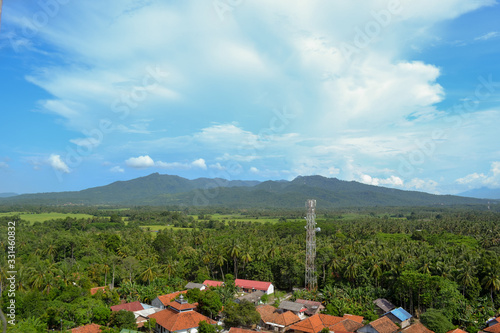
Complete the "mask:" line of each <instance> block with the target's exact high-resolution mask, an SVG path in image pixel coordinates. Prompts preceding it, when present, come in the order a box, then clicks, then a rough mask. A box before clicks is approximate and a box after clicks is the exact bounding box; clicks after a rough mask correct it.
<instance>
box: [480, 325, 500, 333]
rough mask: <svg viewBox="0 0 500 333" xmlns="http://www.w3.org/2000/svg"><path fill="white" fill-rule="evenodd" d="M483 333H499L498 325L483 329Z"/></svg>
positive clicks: (499, 327)
mask: <svg viewBox="0 0 500 333" xmlns="http://www.w3.org/2000/svg"><path fill="white" fill-rule="evenodd" d="M483 331H485V332H491V333H500V323H499V324H495V325H493V326H490V327H486V328H485V329H483Z"/></svg>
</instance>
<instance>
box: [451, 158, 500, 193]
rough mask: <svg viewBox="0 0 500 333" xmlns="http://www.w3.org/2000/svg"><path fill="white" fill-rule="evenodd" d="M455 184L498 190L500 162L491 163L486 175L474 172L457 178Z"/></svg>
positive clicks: (499, 184)
mask: <svg viewBox="0 0 500 333" xmlns="http://www.w3.org/2000/svg"><path fill="white" fill-rule="evenodd" d="M456 182H457V183H458V184H461V185H467V186H468V187H469V188H475V187H480V186H487V187H490V188H498V187H500V162H498V161H495V162H492V163H491V167H490V170H489V172H488V173H487V174H484V173H477V172H474V173H471V174H469V175H467V176H465V177H462V178H458V179H457V180H456Z"/></svg>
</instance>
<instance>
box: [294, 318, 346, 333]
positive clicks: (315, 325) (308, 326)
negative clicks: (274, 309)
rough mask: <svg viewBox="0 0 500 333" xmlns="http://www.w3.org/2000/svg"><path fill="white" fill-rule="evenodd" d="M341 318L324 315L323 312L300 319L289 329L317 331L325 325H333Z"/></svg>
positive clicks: (315, 332) (313, 332) (312, 332)
mask: <svg viewBox="0 0 500 333" xmlns="http://www.w3.org/2000/svg"><path fill="white" fill-rule="evenodd" d="M342 320H343V318H340V317H335V316H330V315H325V314H315V315H314V316H312V317H309V318H307V319H304V320H302V321H301V322H298V323H296V324H293V325H292V326H290V328H291V329H293V330H296V331H301V332H307V333H318V332H319V331H321V330H322V329H323V328H325V327H330V326H333V325H335V324H337V323H339V322H341V321H342Z"/></svg>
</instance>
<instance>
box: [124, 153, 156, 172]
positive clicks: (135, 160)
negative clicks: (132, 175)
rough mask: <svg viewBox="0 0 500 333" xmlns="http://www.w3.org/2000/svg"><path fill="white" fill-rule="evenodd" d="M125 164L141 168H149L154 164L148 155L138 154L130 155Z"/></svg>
mask: <svg viewBox="0 0 500 333" xmlns="http://www.w3.org/2000/svg"><path fill="white" fill-rule="evenodd" d="M125 164H126V165H127V166H129V167H131V168H135V169H142V168H150V167H153V166H154V165H155V162H154V161H153V159H152V158H151V157H149V155H144V156H139V157H131V158H129V159H128V160H126V161H125Z"/></svg>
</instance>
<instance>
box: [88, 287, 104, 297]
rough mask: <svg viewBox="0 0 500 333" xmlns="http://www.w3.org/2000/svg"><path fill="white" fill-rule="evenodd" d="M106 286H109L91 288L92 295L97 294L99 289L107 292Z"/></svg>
mask: <svg viewBox="0 0 500 333" xmlns="http://www.w3.org/2000/svg"><path fill="white" fill-rule="evenodd" d="M106 288H108V286H104V287H95V288H91V289H90V295H95V294H96V293H97V292H98V291H99V290H102V291H103V292H106Z"/></svg>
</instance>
